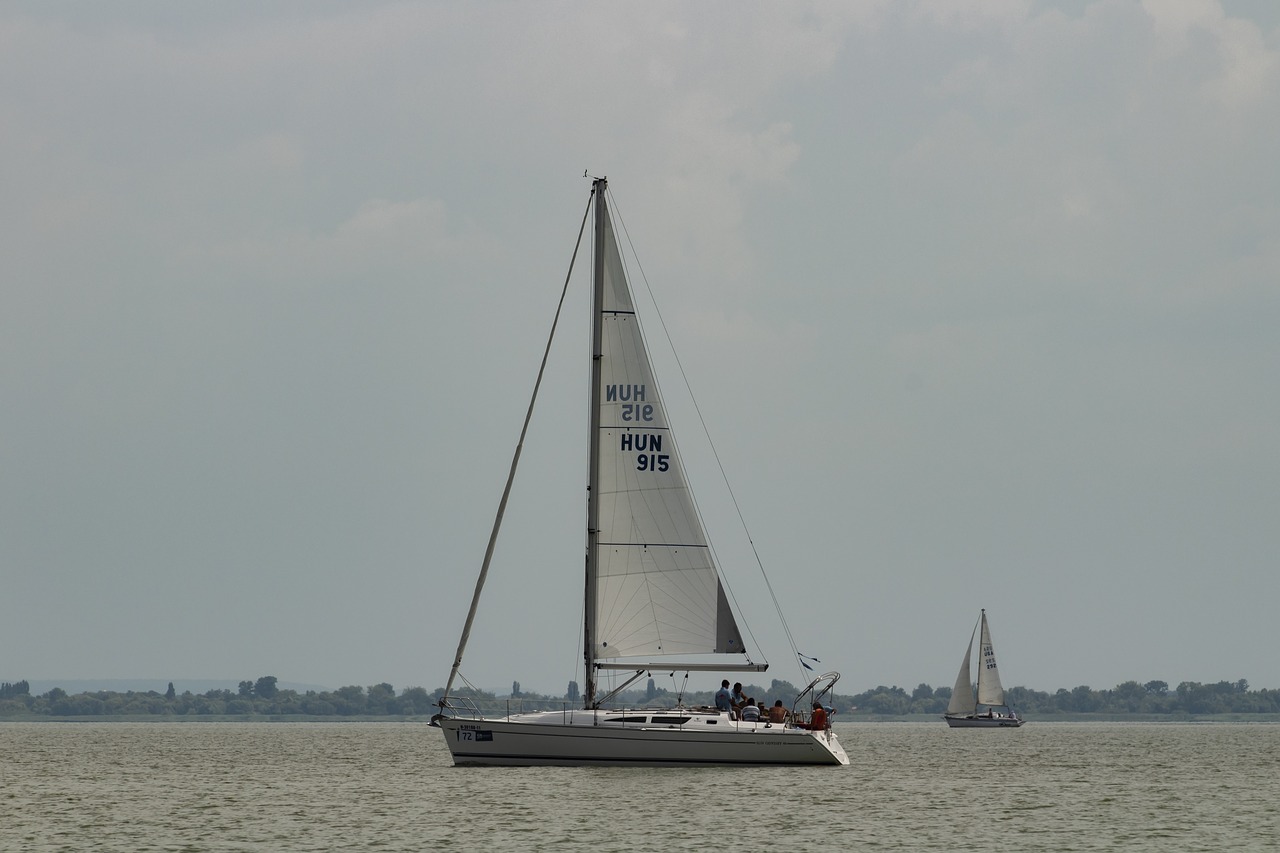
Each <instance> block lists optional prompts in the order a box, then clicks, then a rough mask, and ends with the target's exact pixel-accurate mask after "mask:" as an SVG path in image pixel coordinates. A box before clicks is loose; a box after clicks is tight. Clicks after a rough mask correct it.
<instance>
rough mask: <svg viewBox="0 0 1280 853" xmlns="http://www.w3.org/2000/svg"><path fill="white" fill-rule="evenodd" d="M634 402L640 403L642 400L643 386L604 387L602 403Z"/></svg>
mask: <svg viewBox="0 0 1280 853" xmlns="http://www.w3.org/2000/svg"><path fill="white" fill-rule="evenodd" d="M627 400H634V401H636V402H641V401H643V400H644V386H643V385H606V386H605V389H604V401H605V402H606V403H617V402H625V401H627Z"/></svg>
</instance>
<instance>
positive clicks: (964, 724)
mask: <svg viewBox="0 0 1280 853" xmlns="http://www.w3.org/2000/svg"><path fill="white" fill-rule="evenodd" d="M942 719H944V720H946V721H947V725H948V726H951V728H953V729H1016V728H1017V727H1018V726H1020V725H1022V724H1023V723H1024V722H1026V721H1025V720H1020V719H1018V718H1017V717H974V716H963V717H961V716H954V717H953V716H951V715H950V714H946V715H944V716H943V717H942Z"/></svg>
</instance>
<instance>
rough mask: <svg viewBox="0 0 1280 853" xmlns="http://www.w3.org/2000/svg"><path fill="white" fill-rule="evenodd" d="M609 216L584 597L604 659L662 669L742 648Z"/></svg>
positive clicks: (600, 197) (600, 243)
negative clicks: (683, 659)
mask: <svg viewBox="0 0 1280 853" xmlns="http://www.w3.org/2000/svg"><path fill="white" fill-rule="evenodd" d="M597 189H598V191H597V193H596V200H595V203H596V204H597V205H604V204H605V194H604V192H603V189H604V185H603V181H601V182H600V184H599V185H598V187H597ZM605 212H606V215H604V216H603V217H602V219H601V220H600V224H598V226H597V227H598V229H600V230H599V231H598V232H597V242H596V245H597V251H598V253H599V256H598V257H597V259H596V263H597V264H598V265H600V266H602V267H603V270H602V272H603V276H602V278H603V285H602V287H601V288H600V289H599V290H598V291H597V304H596V305H595V307H594V310H595V311H597V312H599V315H600V317H599V325H598V326H597V328H598V330H599V332H598V340H597V341H596V342H595V344H594V346H596V347H598V348H597V349H595V351H594V355H595V362H596V365H597V367H598V371H593V373H594V374H595V376H594V379H595V381H596V383H597V387H596V389H595V394H594V395H593V400H594V402H593V406H592V407H593V410H594V411H593V413H592V429H593V430H594V431H595V433H596V436H595V438H596V440H597V441H598V451H597V462H596V467H597V471H596V473H595V476H594V478H593V479H594V480H595V482H594V483H593V484H592V489H593V498H594V500H595V502H596V506H595V508H594V511H593V513H592V514H593V515H594V522H591V521H589V525H591V524H594V528H595V530H594V533H595V535H594V536H590V533H591V531H590V530H589V531H588V533H589V540H593V542H594V544H593V545H591V546H590V547H591V549H592V553H591V554H590V555H589V556H590V558H591V559H592V560H593V562H594V569H592V567H591V566H590V565H589V567H588V574H589V576H590V575H591V574H594V582H595V583H594V589H595V595H594V599H595V600H594V602H593V601H590V600H589V601H588V602H587V606H588V607H594V608H595V610H594V616H595V618H594V632H593V636H591V637H590V638H589V640H588V642H589V643H590V644H591V647H590V648H589V649H588V651H589V653H590V656H591V657H592V658H594V659H595V660H596V661H598V662H603V661H605V660H609V661H613V662H614V663H615V664H617V665H625V666H626V667H627V668H632V667H642V666H643V665H644V664H643V663H642V662H641V661H648V660H653V661H655V662H659V665H661V664H660V661H661V659H662V658H663V657H667V656H671V655H686V656H687V655H706V654H716V653H736V654H741V653H743V652H744V648H743V644H742V639H741V635H740V633H739V631H738V626H737V623H736V622H735V620H734V617H733V612H732V611H731V609H730V608H729V604H728V600H727V598H726V596H725V593H724V589H723V588H722V586H721V584H720V579H719V576H718V574H717V571H716V567H715V564H714V562H713V560H712V555H711V549H710V547H709V546H708V543H707V537H706V535H705V533H704V532H703V527H702V522H701V520H700V518H699V517H698V513H697V510H696V508H695V506H694V502H693V498H692V495H691V494H690V492H689V487H688V484H687V483H686V480H685V474H684V469H683V467H682V466H681V464H680V457H679V455H678V453H677V451H676V446H675V442H674V441H673V439H672V436H671V430H670V425H669V423H668V421H667V413H666V410H665V408H664V407H663V405H662V400H661V398H660V397H659V394H658V386H657V383H656V382H655V381H654V377H653V372H652V369H651V366H650V363H649V355H648V353H647V351H646V349H645V345H644V339H643V337H642V335H641V330H640V326H639V323H638V321H637V319H636V313H635V307H634V304H633V302H632V297H631V291H630V288H629V286H628V284H627V276H626V271H625V269H624V268H623V263H622V257H621V254H620V252H619V250H618V245H617V238H616V235H615V233H614V230H613V224H612V222H611V221H610V218H609V217H608V216H607V209H606V211H605ZM598 215H599V214H598ZM591 580H592V578H591V577H589V579H588V595H589V596H590V591H591V589H592V583H591ZM622 658H633V659H635V661H636V662H635V663H628V662H626V661H622V660H618V659H622ZM601 665H603V666H606V667H607V666H609V665H608V664H604V663H601ZM716 666H717V667H719V668H729V667H727V666H725V665H724V664H717V665H716ZM682 668H683V667H682ZM753 668H759V667H753Z"/></svg>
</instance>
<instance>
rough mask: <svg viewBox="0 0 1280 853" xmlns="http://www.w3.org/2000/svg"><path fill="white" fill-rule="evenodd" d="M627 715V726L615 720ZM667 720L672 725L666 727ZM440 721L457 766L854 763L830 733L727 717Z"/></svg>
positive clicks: (541, 716)
mask: <svg viewBox="0 0 1280 853" xmlns="http://www.w3.org/2000/svg"><path fill="white" fill-rule="evenodd" d="M624 717H625V718H627V720H628V722H609V720H618V719H621V718H624ZM664 718H666V719H671V720H673V722H672V723H663V722H661V720H662V719H664ZM632 720H635V721H637V722H631V721H632ZM680 720H684V722H678V721H680ZM677 722H678V724H677ZM438 723H439V726H440V728H441V729H442V730H443V732H444V737H445V743H447V744H448V746H449V751H450V752H451V753H452V754H453V762H454V764H458V765H472V764H489V765H507V766H512V765H566V766H583V765H627V766H634V767H644V766H650V767H655V766H662V767H670V766H682V765H683V766H689V765H708V764H713V765H723V764H740V765H770V764H772V765H805V764H830V765H846V764H848V763H849V757H848V756H847V755H846V754H845V751H844V748H843V747H841V746H840V741H839V739H838V738H837V737H836V736H835V735H834V734H833V733H831V732H830V731H825V732H810V731H808V730H805V729H798V728H794V727H791V726H782V725H777V724H775V725H768V724H766V723H748V722H735V721H733V720H731V719H729V716H728V715H727V714H708V713H705V712H692V713H690V712H680V711H665V712H661V713H655V712H653V711H635V712H632V711H608V712H606V711H600V712H593V711H567V712H560V711H553V712H539V713H533V714H517V715H513V716H511V717H502V718H497V719H480V718H467V717H445V718H442V719H440V720H438Z"/></svg>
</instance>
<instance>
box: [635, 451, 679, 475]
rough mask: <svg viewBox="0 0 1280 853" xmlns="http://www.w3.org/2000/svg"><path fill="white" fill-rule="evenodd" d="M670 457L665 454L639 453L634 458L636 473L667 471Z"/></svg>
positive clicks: (669, 466)
mask: <svg viewBox="0 0 1280 853" xmlns="http://www.w3.org/2000/svg"><path fill="white" fill-rule="evenodd" d="M670 469H671V455H670V454H667V453H641V454H640V455H639V456H637V457H636V470H637V471H659V472H661V471H669V470H670Z"/></svg>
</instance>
